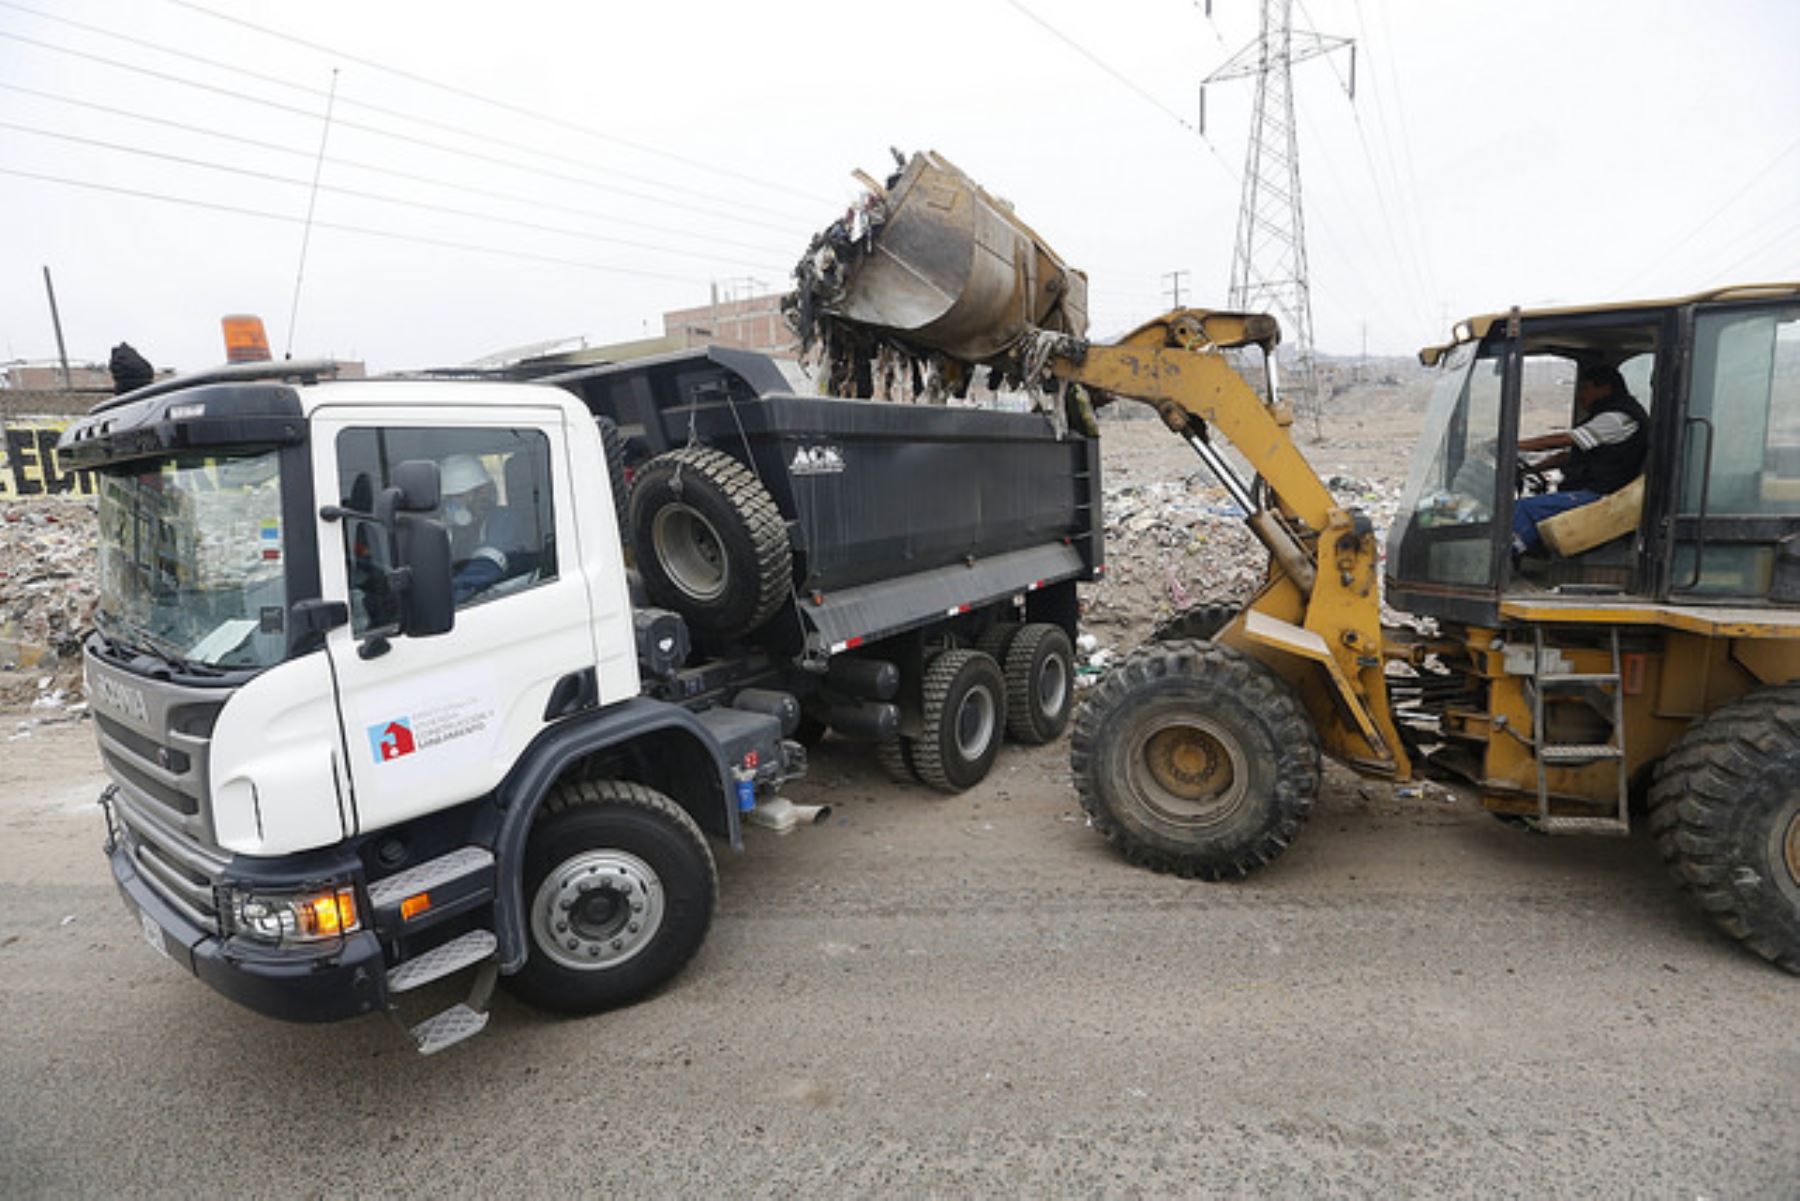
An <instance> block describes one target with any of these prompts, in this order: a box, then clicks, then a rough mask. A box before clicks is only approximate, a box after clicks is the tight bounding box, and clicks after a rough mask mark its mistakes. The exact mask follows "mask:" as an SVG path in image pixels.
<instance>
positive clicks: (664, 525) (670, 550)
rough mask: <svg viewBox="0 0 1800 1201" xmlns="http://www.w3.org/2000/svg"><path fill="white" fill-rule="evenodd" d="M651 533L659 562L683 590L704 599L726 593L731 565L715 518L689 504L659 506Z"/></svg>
mask: <svg viewBox="0 0 1800 1201" xmlns="http://www.w3.org/2000/svg"><path fill="white" fill-rule="evenodd" d="M650 536H651V540H652V541H653V542H654V543H655V545H656V559H657V562H659V563H661V564H662V568H663V570H664V571H666V572H668V574H669V580H670V582H671V583H673V584H674V585H675V586H676V587H677V588H679V589H681V591H682V592H683V593H685V594H686V595H688V596H691V597H693V598H694V599H695V600H700V601H711V600H717V599H719V597H721V596H723V595H725V585H726V583H727V582H728V581H729V580H730V578H731V566H730V563H729V562H728V561H727V560H726V557H725V546H724V543H723V541H722V540H721V539H720V537H719V531H718V530H716V529H714V528H713V524H712V522H710V521H708V520H707V519H706V518H705V517H702V516H701V515H700V514H699V513H698V512H696V511H695V510H694V509H691V508H689V507H688V506H687V505H680V504H674V505H664V506H663V507H662V508H661V509H659V510H657V513H656V521H655V524H654V525H653V526H652V527H651V534H650Z"/></svg>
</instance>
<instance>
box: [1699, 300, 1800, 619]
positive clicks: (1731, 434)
mask: <svg viewBox="0 0 1800 1201" xmlns="http://www.w3.org/2000/svg"><path fill="white" fill-rule="evenodd" d="M1797 532H1800V307H1795V306H1787V307H1784V308H1780V309H1762V310H1754V311H1750V312H1745V311H1743V310H1741V309H1740V310H1734V311H1724V312H1718V311H1716V312H1711V313H1702V314H1700V316H1699V317H1698V318H1696V320H1695V322H1694V354H1693V367H1692V375H1691V376H1690V378H1689V385H1688V409H1687V421H1686V423H1685V426H1684V429H1683V440H1682V460H1681V504H1680V508H1679V512H1678V517H1677V523H1676V538H1677V542H1676V550H1675V563H1674V573H1673V582H1674V587H1675V589H1676V590H1677V591H1687V592H1692V593H1700V594H1716V595H1724V596H1752V597H1756V596H1765V595H1768V594H1769V592H1770V588H1771V585H1772V584H1773V582H1774V578H1775V569H1776V566H1777V558H1778V553H1781V552H1780V548H1781V545H1782V540H1783V539H1784V538H1788V537H1790V536H1792V535H1793V534H1795V533H1797ZM1787 553H1789V554H1791V553H1792V552H1791V551H1790V552H1787ZM1788 590H1790V589H1789V588H1787V587H1784V588H1783V591H1784V592H1785V591H1788ZM1782 599H1793V598H1791V597H1787V596H1783V598H1782Z"/></svg>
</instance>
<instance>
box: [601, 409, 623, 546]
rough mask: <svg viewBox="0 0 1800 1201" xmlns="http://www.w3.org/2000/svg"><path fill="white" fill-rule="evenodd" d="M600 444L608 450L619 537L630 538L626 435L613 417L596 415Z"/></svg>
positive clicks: (609, 472)
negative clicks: (620, 430) (621, 431)
mask: <svg viewBox="0 0 1800 1201" xmlns="http://www.w3.org/2000/svg"><path fill="white" fill-rule="evenodd" d="M594 424H595V425H596V426H598V427H599V429H600V445H601V446H602V447H603V448H604V449H605V451H606V476H607V478H608V479H609V480H611V481H612V498H613V515H614V516H616V517H617V518H618V519H619V537H620V539H622V540H625V539H629V538H630V530H631V487H630V485H628V484H627V483H626V482H625V435H623V434H621V433H620V432H619V425H618V422H616V421H614V420H613V419H612V418H611V417H596V418H594Z"/></svg>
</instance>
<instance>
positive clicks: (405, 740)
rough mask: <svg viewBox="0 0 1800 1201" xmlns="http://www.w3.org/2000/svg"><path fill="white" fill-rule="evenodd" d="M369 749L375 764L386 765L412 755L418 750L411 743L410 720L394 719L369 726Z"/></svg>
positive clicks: (404, 718) (407, 718)
mask: <svg viewBox="0 0 1800 1201" xmlns="http://www.w3.org/2000/svg"><path fill="white" fill-rule="evenodd" d="M369 749H370V750H371V751H372V752H374V754H375V762H377V763H387V762H389V761H391V760H394V759H399V758H402V757H403V756H406V755H410V754H412V753H413V752H414V751H415V750H417V749H418V747H417V746H416V745H415V744H414V742H413V732H412V719H411V718H409V717H396V718H394V720H392V721H388V722H376V723H375V724H374V725H372V726H370V727H369Z"/></svg>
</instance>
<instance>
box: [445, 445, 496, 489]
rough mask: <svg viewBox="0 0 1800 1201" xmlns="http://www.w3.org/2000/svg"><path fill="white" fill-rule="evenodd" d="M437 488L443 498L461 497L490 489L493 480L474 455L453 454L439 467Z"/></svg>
mask: <svg viewBox="0 0 1800 1201" xmlns="http://www.w3.org/2000/svg"><path fill="white" fill-rule="evenodd" d="M438 486H439V488H440V489H441V490H442V491H443V493H444V495H445V496H461V495H463V494H464V493H468V492H473V491H475V490H476V489H477V488H492V487H493V486H494V480H493V477H491V476H490V475H488V473H487V468H485V467H483V466H482V465H481V460H480V459H478V458H476V457H475V456H474V455H471V454H454V455H450V456H448V457H447V458H445V460H444V462H443V465H442V466H441V467H439V469H438Z"/></svg>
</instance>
